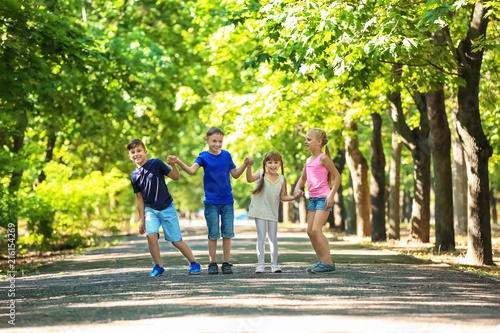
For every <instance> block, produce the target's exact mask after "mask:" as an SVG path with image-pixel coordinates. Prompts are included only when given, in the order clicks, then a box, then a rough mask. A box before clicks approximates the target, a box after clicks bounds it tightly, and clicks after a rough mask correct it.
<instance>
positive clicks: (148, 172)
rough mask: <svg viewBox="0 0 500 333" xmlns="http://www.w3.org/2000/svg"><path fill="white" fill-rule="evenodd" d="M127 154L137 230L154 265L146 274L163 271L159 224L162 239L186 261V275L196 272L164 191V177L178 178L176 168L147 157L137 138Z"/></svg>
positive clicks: (194, 263)
mask: <svg viewBox="0 0 500 333" xmlns="http://www.w3.org/2000/svg"><path fill="white" fill-rule="evenodd" d="M127 150H128V157H129V158H130V159H131V160H132V162H134V163H135V164H136V165H137V167H136V168H135V170H134V171H132V173H131V174H130V180H131V182H132V188H133V189H134V193H136V194H137V209H138V210H139V218H140V224H139V233H140V234H141V235H142V234H144V232H146V237H147V240H148V246H149V252H150V253H151V256H152V257H153V261H154V262H155V266H154V267H153V271H152V272H151V273H149V275H150V276H158V275H161V274H163V272H164V271H165V269H164V268H163V266H162V261H161V255H160V247H159V246H158V239H159V238H160V225H161V226H162V228H163V233H164V235H165V240H167V241H169V242H172V245H174V246H175V247H176V248H178V249H179V250H180V251H181V253H182V254H183V255H184V257H186V259H188V261H189V262H190V265H189V274H200V270H201V268H200V264H199V263H198V262H196V259H195V258H194V256H193V252H192V251H191V248H190V247H189V245H188V244H187V243H185V242H184V241H183V240H182V236H181V229H180V227H179V219H178V217H177V211H176V210H175V206H174V202H173V199H172V196H171V195H170V193H169V192H168V188H167V184H165V178H164V176H167V177H169V178H171V179H173V180H179V170H177V167H176V166H175V165H172V169H171V168H169V167H168V166H167V165H166V164H165V163H163V161H161V160H160V159H157V158H154V159H151V160H148V158H147V156H146V155H147V153H148V152H147V150H146V147H145V146H144V143H143V142H142V141H141V140H138V139H134V140H131V141H130V142H129V143H128V145H127Z"/></svg>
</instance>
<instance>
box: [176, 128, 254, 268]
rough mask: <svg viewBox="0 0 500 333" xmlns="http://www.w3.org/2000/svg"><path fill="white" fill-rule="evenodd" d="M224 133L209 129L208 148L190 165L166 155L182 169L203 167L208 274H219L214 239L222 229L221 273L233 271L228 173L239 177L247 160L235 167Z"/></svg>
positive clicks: (218, 236) (190, 170)
mask: <svg viewBox="0 0 500 333" xmlns="http://www.w3.org/2000/svg"><path fill="white" fill-rule="evenodd" d="M223 140H224V133H223V132H222V130H220V129H219V128H217V127H212V128H210V129H208V131H207V136H206V137H205V142H206V143H207V144H208V151H204V152H201V153H200V155H199V156H198V157H197V158H196V160H195V161H194V164H193V165H192V166H191V167H188V166H187V165H186V164H185V163H184V162H182V161H181V160H180V159H179V158H177V157H176V156H173V155H171V156H169V157H168V159H167V162H168V164H170V165H175V163H177V164H179V166H180V167H181V169H182V170H184V171H186V172H187V173H188V174H190V175H193V174H194V173H196V171H198V169H199V168H200V167H203V170H204V174H203V187H204V190H205V197H204V198H203V203H204V204H205V220H206V221H207V227H208V254H209V257H210V264H209V265H208V274H218V273H219V267H218V266H217V260H216V253H217V240H218V239H219V238H220V236H221V233H222V252H223V257H224V260H223V263H222V273H223V274H232V273H233V270H232V268H231V267H232V266H233V265H231V264H230V263H229V257H230V254H231V239H232V238H233V237H234V208H233V203H234V199H233V193H232V190H231V180H230V178H229V174H231V176H233V178H234V179H238V178H239V177H240V176H241V174H242V173H243V172H244V171H245V168H246V167H247V163H246V161H245V163H243V165H242V166H240V167H239V168H236V165H234V162H233V159H232V158H231V154H230V153H229V152H227V151H225V150H222V141H223ZM219 216H220V231H219Z"/></svg>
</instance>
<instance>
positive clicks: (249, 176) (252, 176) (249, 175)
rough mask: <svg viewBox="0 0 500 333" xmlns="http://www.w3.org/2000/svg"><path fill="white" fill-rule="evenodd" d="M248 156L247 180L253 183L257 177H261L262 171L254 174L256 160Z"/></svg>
mask: <svg viewBox="0 0 500 333" xmlns="http://www.w3.org/2000/svg"><path fill="white" fill-rule="evenodd" d="M247 158H248V167H247V174H246V176H247V182H249V183H253V182H254V181H256V180H257V179H259V177H260V172H257V173H254V174H252V165H253V163H254V160H253V158H251V157H247ZM247 158H245V161H246V160H247Z"/></svg>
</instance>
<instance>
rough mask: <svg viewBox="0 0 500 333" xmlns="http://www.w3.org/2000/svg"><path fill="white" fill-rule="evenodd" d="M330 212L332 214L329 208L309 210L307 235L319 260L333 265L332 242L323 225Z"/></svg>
mask: <svg viewBox="0 0 500 333" xmlns="http://www.w3.org/2000/svg"><path fill="white" fill-rule="evenodd" d="M328 214H330V211H328V210H321V209H318V210H317V211H316V212H312V211H309V212H308V214H307V235H308V236H309V239H310V240H311V244H312V246H313V248H314V252H316V255H317V256H318V260H319V261H320V262H326V263H327V264H329V265H333V261H332V255H331V253H330V244H329V243H328V239H327V238H326V236H325V234H323V226H324V225H325V222H326V220H327V218H328Z"/></svg>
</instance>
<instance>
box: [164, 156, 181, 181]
mask: <svg viewBox="0 0 500 333" xmlns="http://www.w3.org/2000/svg"><path fill="white" fill-rule="evenodd" d="M167 161H168V160H167ZM170 166H171V168H172V171H170V172H169V173H168V175H167V177H168V178H170V179H173V180H179V178H180V175H179V169H177V165H176V164H175V163H172V164H170Z"/></svg>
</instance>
